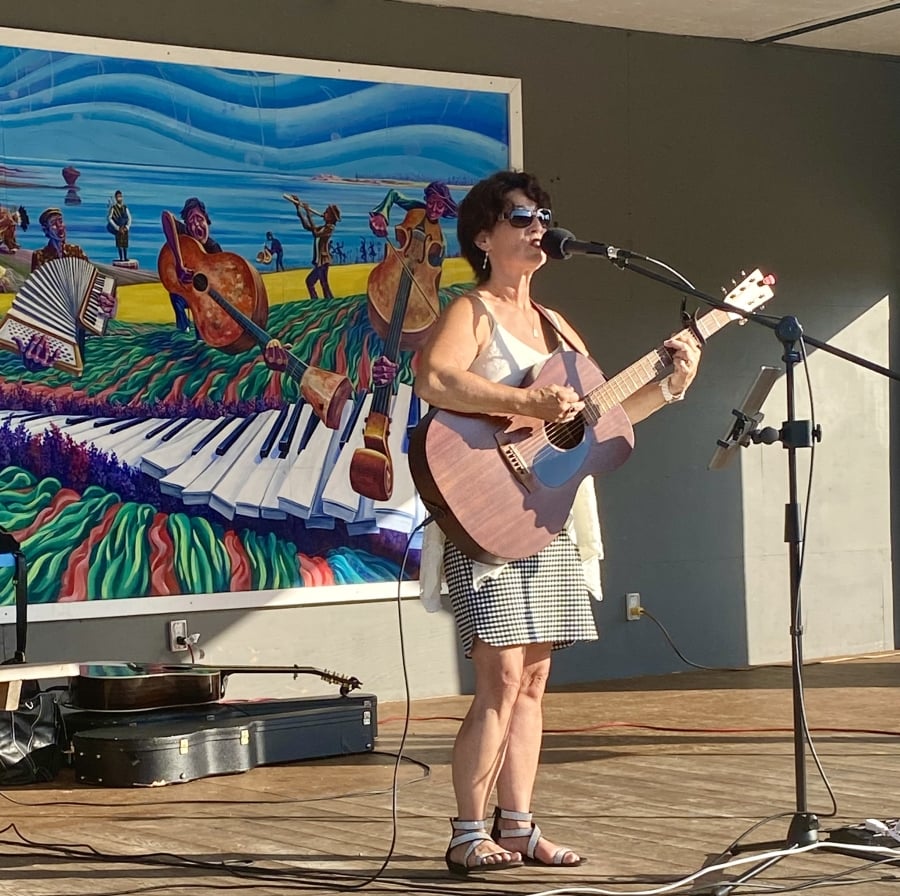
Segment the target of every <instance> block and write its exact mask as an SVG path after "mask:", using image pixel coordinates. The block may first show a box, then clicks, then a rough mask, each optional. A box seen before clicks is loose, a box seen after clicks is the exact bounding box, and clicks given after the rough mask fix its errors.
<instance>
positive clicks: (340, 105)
mask: <svg viewBox="0 0 900 896" xmlns="http://www.w3.org/2000/svg"><path fill="white" fill-rule="evenodd" d="M11 36H13V37H14V36H15V35H14V33H11V32H8V31H6V32H2V33H0V38H5V45H3V46H0V120H2V122H3V126H2V129H0V312H2V321H0V527H2V528H3V529H5V530H7V531H8V532H10V533H11V534H13V536H14V537H15V538H16V539H17V540H18V542H19V543H20V544H21V546H22V551H23V553H24V555H25V557H26V559H27V561H28V567H29V592H30V601H31V602H32V603H54V602H63V601H93V600H98V599H109V598H136V597H150V596H156V595H197V594H207V595H214V594H218V593H222V592H235V591H250V592H257V591H258V592H263V591H271V590H272V589H289V588H302V587H310V586H322V585H333V584H356V583H367V582H384V581H395V580H397V578H398V577H399V576H400V575H401V566H403V563H404V558H406V559H407V560H408V562H407V563H406V564H405V567H403V574H404V575H405V577H415V576H416V574H417V573H416V562H417V550H416V549H417V547H418V542H417V540H416V526H417V525H418V524H419V523H420V522H421V521H422V519H423V518H424V511H423V508H422V507H421V504H420V502H419V501H418V499H417V497H416V495H415V491H414V489H413V486H412V481H411V479H410V477H409V473H408V468H407V464H406V459H405V456H404V455H405V451H406V436H407V432H408V429H409V427H411V426H413V425H414V424H415V422H416V421H417V420H418V418H419V416H420V415H421V413H422V412H423V409H422V408H421V407H420V405H419V402H418V400H417V399H416V398H415V396H414V395H413V393H412V388H411V387H412V382H413V377H414V370H415V352H416V349H417V347H418V346H419V345H420V344H421V341H422V339H424V337H425V336H426V335H427V333H428V330H429V328H430V326H431V324H432V323H433V321H434V319H435V316H436V315H437V313H438V311H439V309H440V307H441V306H442V305H444V304H445V303H446V302H447V301H449V300H450V298H452V296H454V295H456V294H458V293H459V292H460V291H462V290H464V289H465V288H466V285H467V284H468V283H469V282H470V281H471V279H472V272H471V270H470V269H469V268H468V267H467V266H466V264H465V262H464V261H463V260H462V259H461V258H460V257H459V252H458V246H457V244H456V236H455V216H456V208H457V203H458V202H459V200H460V199H461V198H462V197H463V196H464V195H465V192H466V190H467V188H468V186H469V185H471V184H472V183H474V182H475V181H476V180H478V179H479V178H481V177H483V176H484V175H486V174H488V173H490V172H491V171H494V170H496V169H498V168H502V167H506V166H508V165H509V164H510V163H511V143H512V142H514V140H513V139H511V134H510V128H511V124H510V108H509V95H508V93H509V91H508V90H507V89H506V88H503V89H498V88H497V87H496V86H495V85H494V84H493V83H491V82H488V80H487V79H483V80H484V84H483V86H480V85H477V84H473V83H472V79H471V78H468V79H464V78H459V77H457V78H453V77H447V78H445V79H443V80H444V82H445V83H438V81H439V80H440V79H435V77H434V75H435V73H422V75H421V77H420V76H418V75H417V74H416V73H415V72H410V71H402V72H396V71H393V70H380V69H377V70H376V69H372V68H367V69H365V70H363V71H360V70H358V69H352V68H350V67H346V66H345V67H341V68H338V67H336V66H333V65H332V66H331V67H328V66H325V65H324V64H321V63H319V64H316V63H303V62H299V61H296V60H295V61H289V60H283V59H271V58H264V57H249V59H246V58H244V57H241V56H236V55H234V54H221V53H218V54H212V53H208V52H206V51H203V52H199V51H188V50H183V51H180V52H175V51H174V50H173V48H155V51H154V48H148V47H147V46H146V45H136V49H135V51H134V52H131V53H130V52H129V50H128V45H126V44H123V43H121V42H116V43H112V42H110V44H109V45H105V44H103V43H102V42H97V41H92V42H91V44H90V45H89V46H90V48H91V49H90V50H89V51H86V50H84V49H83V48H82V47H81V46H80V45H79V47H78V51H77V52H75V51H71V50H69V49H67V44H66V43H65V40H66V39H65V38H62V37H58V38H56V39H55V42H54V41H51V42H50V44H49V46H48V47H45V46H41V45H40V41H39V40H37V41H36V39H35V37H34V36H33V35H32V36H31V38H29V40H28V41H27V42H26V41H23V40H19V41H16V40H12V39H10V38H11ZM48 40H50V38H49V37H48ZM36 44H37V45H36ZM160 60H164V61H160ZM250 63H252V64H250ZM345 72H349V73H350V74H349V75H348V74H345ZM426 74H427V77H426ZM361 75H365V77H361ZM460 84H461V86H460ZM411 536H412V538H411ZM410 546H411V547H412V551H411V552H410V553H409V556H408V557H407V549H408V548H409V547H410ZM11 572H12V571H11V569H9V568H2V569H0V603H7V604H8V603H11V602H12V601H13V588H12V582H11ZM123 611H124V610H123Z"/></svg>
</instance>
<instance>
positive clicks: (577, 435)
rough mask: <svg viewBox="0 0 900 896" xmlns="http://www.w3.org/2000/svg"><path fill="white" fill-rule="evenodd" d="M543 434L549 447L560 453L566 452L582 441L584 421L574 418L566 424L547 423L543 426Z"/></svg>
mask: <svg viewBox="0 0 900 896" xmlns="http://www.w3.org/2000/svg"><path fill="white" fill-rule="evenodd" d="M544 432H545V433H546V435H547V441H548V442H550V444H551V445H553V446H554V447H555V448H559V450H560V451H568V450H570V449H571V448H574V447H575V446H576V445H580V444H581V442H582V440H583V439H584V421H583V420H581V418H576V419H575V420H570V421H569V422H568V423H548V424H545V426H544Z"/></svg>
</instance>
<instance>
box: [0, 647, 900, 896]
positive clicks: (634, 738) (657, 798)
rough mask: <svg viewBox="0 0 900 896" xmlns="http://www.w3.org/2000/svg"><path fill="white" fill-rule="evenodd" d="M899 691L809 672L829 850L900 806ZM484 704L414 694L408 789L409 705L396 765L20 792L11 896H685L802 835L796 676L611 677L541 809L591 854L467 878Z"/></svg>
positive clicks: (882, 886)
mask: <svg viewBox="0 0 900 896" xmlns="http://www.w3.org/2000/svg"><path fill="white" fill-rule="evenodd" d="M898 683H900V654H888V655H879V656H874V657H859V658H855V659H850V660H843V661H835V662H827V663H817V664H811V665H809V666H807V668H806V669H805V670H804V685H805V687H804V696H805V704H806V708H807V711H808V718H809V724H810V726H811V727H812V729H813V739H814V743H815V746H816V749H817V752H818V756H819V758H820V761H821V764H822V766H823V768H824V771H825V773H826V775H827V778H828V780H829V782H830V784H831V787H832V788H833V791H834V796H835V799H836V801H837V813H838V814H837V816H836V817H829V816H831V813H832V805H831V799H830V797H829V795H828V792H827V790H826V788H825V786H824V784H823V782H822V777H821V775H820V774H819V772H818V771H817V769H816V767H815V765H814V764H813V762H812V759H811V758H807V774H806V776H805V777H806V782H807V785H808V788H807V790H808V794H807V801H806V806H807V807H808V808H809V809H810V810H811V811H813V812H815V813H816V814H818V815H819V817H820V834H819V838H818V840H819V842H830V843H832V844H833V843H834V841H833V840H831V836H830V832H832V831H833V830H835V829H838V828H847V827H848V826H853V825H856V824H858V823H860V822H862V821H863V820H865V819H866V818H876V819H880V820H889V819H893V818H895V817H896V816H897V815H898V814H900V724H898V719H897V717H898V712H897V704H896V703H895V702H894V696H893V695H894V694H896V693H897V690H898V689H897V685H898ZM376 696H377V695H376ZM467 704H468V698H464V697H454V698H447V699H435V700H423V701H416V702H414V703H413V706H412V711H411V716H412V720H411V722H410V726H409V733H408V737H407V740H406V743H405V746H404V755H405V757H408V758H406V759H404V761H403V762H401V763H400V765H399V768H398V769H397V778H398V785H399V786H398V788H397V789H396V791H392V779H393V775H394V770H395V765H396V763H395V760H394V758H393V756H392V755H391V754H392V752H393V751H396V750H397V749H398V747H399V745H400V741H401V735H402V733H403V718H404V711H405V707H404V706H403V705H402V704H382V705H381V706H379V707H378V720H379V737H378V740H377V744H376V751H375V752H374V753H363V754H356V755H349V756H343V757H338V758H333V759H317V760H307V761H304V762H297V763H292V764H287V765H281V766H271V767H260V768H256V769H253V770H251V771H249V772H245V773H243V774H235V775H227V776H218V777H214V778H204V779H201V780H198V781H193V782H190V783H185V784H176V785H170V786H165V787H157V788H104V787H97V786H90V785H83V786H82V785H78V784H76V783H75V781H74V777H73V774H72V772H71V771H70V770H66V771H64V772H63V773H62V774H61V775H60V776H59V777H58V778H57V779H56V780H54V781H53V782H51V783H50V784H47V785H29V786H25V787H18V788H10V789H7V790H5V791H3V792H2V794H0V796H2V811H3V816H4V818H3V825H2V834H0V894H4V896H5V894H10V896H11V894H15V896H82V894H84V896H112V894H125V893H128V894H181V893H184V894H192V896H193V894H196V896H211V894H220V893H222V892H227V891H228V890H235V889H240V890H241V891H242V892H243V893H253V894H261V896H269V894H286V893H293V892H305V893H313V894H319V893H323V894H324V893H332V892H351V891H355V890H362V891H375V892H388V893H412V894H432V893H434V894H454V893H458V894H460V896H462V894H479V896H480V894H488V893H490V894H503V893H509V894H532V893H546V892H548V891H554V892H556V893H565V892H578V893H598V892H611V893H635V892H642V893H647V892H662V891H663V888H666V891H667V892H672V891H676V892H683V890H682V889H681V888H675V887H672V886H671V885H672V884H674V883H675V882H677V881H679V880H682V879H684V878H688V877H689V876H691V875H693V874H695V873H696V872H698V871H699V870H700V869H701V868H703V867H704V866H706V865H711V864H715V861H716V859H717V857H719V856H720V855H721V854H722V853H723V852H725V851H726V850H727V849H728V848H729V846H730V845H731V844H732V842H733V841H735V840H736V839H738V838H739V837H742V835H744V834H745V832H748V831H749V830H750V829H751V828H752V826H753V825H755V824H756V823H757V822H759V821H760V820H762V819H765V818H767V817H769V816H773V815H777V814H778V813H786V815H784V816H782V817H779V818H776V819H775V820H774V821H772V822H770V823H768V824H766V825H764V826H763V827H761V828H759V829H757V830H755V831H753V832H752V833H749V834H748V836H746V837H745V838H744V839H745V840H746V841H747V842H748V843H750V844H762V843H766V842H767V841H783V840H784V839H785V838H786V836H787V832H788V825H789V823H790V821H791V816H792V815H793V814H794V813H795V810H796V808H797V802H796V797H797V776H796V774H795V763H794V737H793V729H792V709H791V707H792V692H791V674H790V670H789V669H787V668H759V669H754V670H749V671H738V672H718V671H710V672H702V671H692V672H688V673H683V674H677V675H669V676H665V677H655V678H642V679H631V680H625V681H618V682H602V683H599V684H594V685H589V686H588V685H585V686H581V687H579V688H577V689H566V690H564V691H563V690H556V691H553V692H552V693H551V694H549V695H548V697H547V702H546V718H545V728H546V737H545V741H544V754H543V764H542V767H541V772H540V775H539V780H538V790H537V794H536V799H535V810H536V813H537V815H538V817H539V820H540V823H541V824H542V825H543V827H544V828H545V830H547V832H548V833H549V834H551V836H554V837H555V838H556V839H557V840H559V841H560V842H566V843H571V844H572V845H573V846H575V847H577V848H578V850H579V851H581V852H582V853H583V854H584V855H586V856H589V859H590V860H589V863H588V864H586V865H584V866H582V867H580V868H577V869H559V870H556V869H549V868H534V867H526V868H520V869H516V870H510V871H505V872H501V873H493V874H490V875H482V876H481V877H479V878H470V879H468V880H466V879H462V878H454V877H452V876H450V875H448V873H447V872H446V869H445V866H444V864H443V853H444V849H445V848H446V844H447V839H448V834H449V825H448V823H447V816H448V815H450V814H452V811H453V810H452V806H453V801H452V790H451V785H450V770H449V764H448V763H449V758H450V750H451V746H452V743H453V736H454V734H455V731H456V728H457V725H458V719H459V718H460V717H461V715H462V714H463V712H464V711H465V707H466V706H467ZM394 815H396V822H397V823H396V829H395V828H394V826H393V823H392V818H393V817H394ZM395 832H396V841H395V842H393V840H392V838H393V836H394V833H395ZM898 846H900V843H898ZM759 851H762V848H760V850H759ZM389 853H390V861H388V862H387V865H386V867H385V864H384V863H385V860H386V858H387V856H388V854H389ZM755 854H756V853H755V852H754V851H748V852H743V851H741V852H739V854H738V856H737V858H739V859H742V860H749V859H750V858H751V857H752V856H753V855H755ZM898 858H900V854H898ZM748 867H750V866H749V865H743V866H741V868H739V869H737V870H728V871H726V872H712V873H710V874H708V875H706V876H705V877H703V878H702V879H700V880H699V881H698V882H697V883H698V884H701V885H706V886H709V885H710V884H711V883H712V882H714V881H717V880H718V881H722V880H726V879H731V878H734V877H735V876H736V875H738V874H739V873H741V872H742V871H743V870H746V868H748ZM371 878H377V879H375V880H371ZM898 879H900V867H898V866H897V865H895V864H891V863H881V864H879V865H868V866H867V859H866V858H865V857H863V856H861V855H859V854H855V853H854V854H851V853H848V851H847V850H846V849H844V850H842V851H835V850H829V849H827V848H818V847H817V848H815V849H813V850H810V851H808V852H805V853H803V854H798V855H793V856H790V857H789V858H785V859H783V860H781V861H779V862H777V863H776V864H775V865H774V866H773V867H772V868H770V869H768V870H767V871H766V872H765V873H763V874H761V875H760V876H758V877H756V878H755V880H754V881H753V886H752V887H751V886H750V885H746V886H741V887H739V888H737V889H735V890H733V891H732V892H735V893H748V892H777V891H779V890H780V891H781V892H799V891H800V890H801V889H808V888H810V885H811V884H813V883H814V882H816V881H819V880H821V881H826V880H827V881H829V882H830V883H831V885H830V886H829V887H828V888H827V889H828V891H829V892H830V893H838V894H845V893H848V894H849V893H865V894H881V893H884V894H887V893H891V894H892V896H893V894H895V893H897V892H900V890H898V889H897V888H898V883H897V882H898ZM763 884H764V885H765V887H764V888H763V887H761V885H763Z"/></svg>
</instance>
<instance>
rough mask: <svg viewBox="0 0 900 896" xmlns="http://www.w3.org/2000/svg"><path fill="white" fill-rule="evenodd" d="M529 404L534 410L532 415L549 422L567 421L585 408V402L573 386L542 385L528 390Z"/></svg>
mask: <svg viewBox="0 0 900 896" xmlns="http://www.w3.org/2000/svg"><path fill="white" fill-rule="evenodd" d="M528 404H529V405H531V406H533V408H534V410H533V411H532V412H531V414H530V415H531V416H533V417H537V418H539V419H540V420H546V421H547V422H548V423H565V422H567V421H569V420H572V419H574V417H575V416H576V414H578V413H579V412H581V411H582V410H584V402H583V401H582V400H581V397H580V396H579V394H578V393H577V392H576V391H575V390H574V389H573V388H572V387H571V386H558V385H551V386H542V387H541V388H540V389H529V390H528Z"/></svg>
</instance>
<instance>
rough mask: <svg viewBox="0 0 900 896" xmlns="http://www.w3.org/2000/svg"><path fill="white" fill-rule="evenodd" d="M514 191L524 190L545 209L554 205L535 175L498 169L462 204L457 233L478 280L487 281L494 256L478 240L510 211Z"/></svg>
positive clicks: (468, 195)
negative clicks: (476, 243)
mask: <svg viewBox="0 0 900 896" xmlns="http://www.w3.org/2000/svg"><path fill="white" fill-rule="evenodd" d="M513 190H521V191H522V192H523V193H524V194H525V195H526V196H527V197H528V198H529V199H531V200H532V201H533V202H536V203H537V204H538V206H540V207H542V208H549V207H550V194H549V193H547V191H546V190H545V189H544V188H543V187H542V186H541V185H540V183H538V179H537V178H536V177H535V176H534V175H533V174H528V173H527V172H525V171H497V172H496V173H494V174H492V175H491V176H490V177H486V178H485V179H484V180H481V181H479V182H478V183H477V184H475V186H474V187H472V189H471V190H469V192H468V193H466V195H465V198H464V199H463V200H462V201H461V202H460V203H459V218H458V220H457V222H456V235H457V237H458V239H459V248H460V251H461V252H462V254H463V256H464V257H465V259H466V261H468V262H469V264H470V265H472V270H473V271H475V279H476V280H477V282H478V283H484V282H485V280H487V279H488V277H489V276H490V273H491V265H490V258H487V263H485V259H486V255H485V252H484V250H483V249H479V248H478V246H476V245H475V239H476V238H477V236H478V234H479V233H481V232H482V231H483V230H491V229H492V228H493V227H494V225H495V224H496V223H497V221H498V220H499V219H500V215H502V214H503V213H504V212H505V211H509V207H510V203H509V199H508V196H509V194H510V193H511V192H512V191H513Z"/></svg>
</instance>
